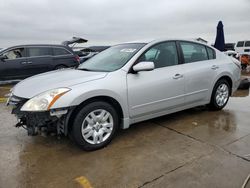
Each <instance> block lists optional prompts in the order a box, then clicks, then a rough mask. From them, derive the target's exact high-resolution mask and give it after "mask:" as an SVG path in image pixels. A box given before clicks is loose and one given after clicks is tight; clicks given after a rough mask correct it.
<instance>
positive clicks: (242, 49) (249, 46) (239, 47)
mask: <svg viewBox="0 0 250 188" xmlns="http://www.w3.org/2000/svg"><path fill="white" fill-rule="evenodd" d="M235 51H236V52H238V53H240V54H248V55H250V40H247V41H238V42H237V43H236V45H235Z"/></svg>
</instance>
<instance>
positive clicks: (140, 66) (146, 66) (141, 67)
mask: <svg viewBox="0 0 250 188" xmlns="http://www.w3.org/2000/svg"><path fill="white" fill-rule="evenodd" d="M154 68H155V64H154V62H151V61H142V62H140V63H137V64H136V65H135V66H133V71H135V72H140V71H151V70H154Z"/></svg>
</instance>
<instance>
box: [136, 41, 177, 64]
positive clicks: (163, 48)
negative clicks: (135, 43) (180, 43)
mask: <svg viewBox="0 0 250 188" xmlns="http://www.w3.org/2000/svg"><path fill="white" fill-rule="evenodd" d="M142 61H153V62H154V64H155V68H161V67H167V66H172V65H177V64H178V54H177V49H176V45H175V42H164V43H161V44H157V45H155V46H153V47H152V48H150V49H149V50H147V51H146V52H145V53H144V54H143V55H142V56H141V57H140V58H139V59H138V62H142Z"/></svg>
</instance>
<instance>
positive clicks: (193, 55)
mask: <svg viewBox="0 0 250 188" xmlns="http://www.w3.org/2000/svg"><path fill="white" fill-rule="evenodd" d="M180 45H181V48H182V51H183V56H184V62H185V63H191V62H197V61H204V60H208V56H207V51H206V47H205V46H203V45H201V44H196V43H190V42H180Z"/></svg>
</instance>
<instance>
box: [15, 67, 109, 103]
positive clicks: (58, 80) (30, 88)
mask: <svg viewBox="0 0 250 188" xmlns="http://www.w3.org/2000/svg"><path fill="white" fill-rule="evenodd" d="M107 74H108V73H105V72H90V71H83V70H76V69H63V70H57V71H52V72H47V73H43V74H39V75H36V76H32V77H30V78H27V79H25V80H23V81H22V82H20V83H18V84H17V85H16V86H15V87H14V88H13V91H12V93H13V95H15V96H18V97H22V98H27V99H29V98H32V97H34V96H36V95H38V94H40V93H42V92H45V91H48V90H51V89H55V88H60V87H70V86H73V85H76V84H80V83H84V82H89V81H92V80H97V79H101V78H104V77H105V76H106V75H107Z"/></svg>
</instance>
